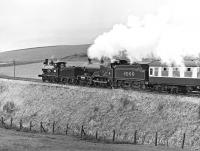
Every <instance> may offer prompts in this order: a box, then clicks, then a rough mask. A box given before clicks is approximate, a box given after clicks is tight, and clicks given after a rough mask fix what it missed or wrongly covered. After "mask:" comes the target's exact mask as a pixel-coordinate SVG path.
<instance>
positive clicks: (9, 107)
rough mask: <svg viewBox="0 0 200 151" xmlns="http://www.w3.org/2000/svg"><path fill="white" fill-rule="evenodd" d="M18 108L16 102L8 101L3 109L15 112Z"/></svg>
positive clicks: (7, 111)
mask: <svg viewBox="0 0 200 151" xmlns="http://www.w3.org/2000/svg"><path fill="white" fill-rule="evenodd" d="M15 109H16V107H15V104H14V102H6V104H5V105H4V106H3V111H4V112H6V113H9V114H11V113H13V111H14V110H15Z"/></svg>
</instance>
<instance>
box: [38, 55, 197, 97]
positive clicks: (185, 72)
mask: <svg viewBox="0 0 200 151" xmlns="http://www.w3.org/2000/svg"><path fill="white" fill-rule="evenodd" d="M89 61H90V60H89ZM38 76H39V77H41V78H42V80H43V81H44V82H55V83H63V84H73V85H87V86H93V87H106V88H130V89H149V90H152V91H160V92H162V91H167V92H169V93H189V92H193V91H195V92H200V67H198V66H189V67H187V66H185V67H168V66H161V65H160V64H159V65H158V64H157V65H156V64H153V63H151V62H137V63H132V64H131V63H129V62H128V61H127V60H116V61H114V62H112V63H109V64H107V65H100V66H99V67H91V66H90V67H77V66H68V67H67V66H66V62H62V61H58V62H50V61H49V60H48V59H46V60H45V62H44V67H43V69H42V74H41V75H38Z"/></svg>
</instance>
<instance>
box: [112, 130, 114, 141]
mask: <svg viewBox="0 0 200 151" xmlns="http://www.w3.org/2000/svg"><path fill="white" fill-rule="evenodd" d="M112 141H113V142H114V141H115V130H113V139H112Z"/></svg>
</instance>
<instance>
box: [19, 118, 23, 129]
mask: <svg viewBox="0 0 200 151" xmlns="http://www.w3.org/2000/svg"><path fill="white" fill-rule="evenodd" d="M22 128H23V125H22V119H21V120H20V122H19V129H20V130H21V129H22Z"/></svg>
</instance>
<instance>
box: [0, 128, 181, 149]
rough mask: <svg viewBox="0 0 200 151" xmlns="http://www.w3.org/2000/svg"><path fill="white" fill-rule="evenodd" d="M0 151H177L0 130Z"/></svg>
mask: <svg viewBox="0 0 200 151" xmlns="http://www.w3.org/2000/svg"><path fill="white" fill-rule="evenodd" d="M0 133H1V138H0V150H1V151H67V150H69V151H179V150H180V149H174V148H173V149H169V148H168V149H166V148H164V147H153V146H140V145H130V144H129V145H127V144H126V145H125V144H102V143H92V142H88V141H84V140H80V139H78V138H75V137H69V136H60V135H43V134H33V133H24V132H17V131H12V130H6V129H2V128H0Z"/></svg>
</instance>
